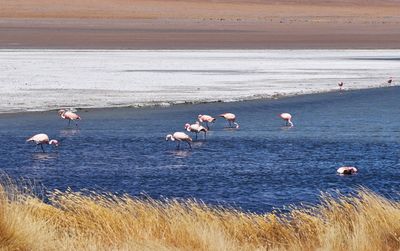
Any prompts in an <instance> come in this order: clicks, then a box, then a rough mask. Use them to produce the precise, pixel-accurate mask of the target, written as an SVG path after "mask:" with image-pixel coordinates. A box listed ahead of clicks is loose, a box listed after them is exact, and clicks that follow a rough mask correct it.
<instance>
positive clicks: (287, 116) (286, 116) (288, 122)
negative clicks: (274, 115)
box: [280, 112, 293, 127]
mask: <svg viewBox="0 0 400 251" xmlns="http://www.w3.org/2000/svg"><path fill="white" fill-rule="evenodd" d="M280 116H281V118H282V119H283V120H285V121H286V126H290V127H292V126H293V122H292V115H291V114H290V113H286V112H284V113H281V115H280Z"/></svg>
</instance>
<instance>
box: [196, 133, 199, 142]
mask: <svg viewBox="0 0 400 251" xmlns="http://www.w3.org/2000/svg"><path fill="white" fill-rule="evenodd" d="M197 134H199V133H198V132H196V140H197Z"/></svg>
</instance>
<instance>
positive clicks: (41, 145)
mask: <svg viewBox="0 0 400 251" xmlns="http://www.w3.org/2000/svg"><path fill="white" fill-rule="evenodd" d="M40 147H41V148H42V151H43V152H44V148H43V144H40Z"/></svg>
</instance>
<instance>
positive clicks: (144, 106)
mask: <svg viewBox="0 0 400 251" xmlns="http://www.w3.org/2000/svg"><path fill="white" fill-rule="evenodd" d="M399 87H400V85H382V86H370V87H365V88H358V89H357V88H355V89H345V90H343V92H342V93H348V92H358V91H367V90H374V89H384V88H399ZM334 93H340V91H339V90H336V89H332V90H325V91H317V92H310V93H293V94H288V95H277V96H279V97H255V98H248V99H238V100H232V101H199V102H189V101H185V102H177V103H166V102H160V104H142V105H122V106H104V107H100V106H99V107H79V106H77V107H66V108H74V109H76V110H77V111H78V112H79V111H85V112H88V111H98V110H113V109H156V108H159V109H163V108H170V107H178V106H187V105H207V104H220V103H225V104H227V103H241V102H266V101H274V100H282V99H290V98H297V97H303V96H310V95H324V94H334ZM61 108H65V107H58V108H50V109H45V110H21V111H12V112H1V111H0V117H1V116H7V115H11V116H17V115H22V114H32V113H46V112H57V111H58V110H59V109H61Z"/></svg>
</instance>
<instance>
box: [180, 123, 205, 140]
mask: <svg viewBox="0 0 400 251" xmlns="http://www.w3.org/2000/svg"><path fill="white" fill-rule="evenodd" d="M185 129H186V131H188V132H194V133H196V140H197V135H198V134H199V133H200V132H203V133H204V139H207V131H208V130H207V128H205V127H204V126H202V125H200V123H199V122H198V121H197V122H196V123H195V124H189V123H186V124H185Z"/></svg>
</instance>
